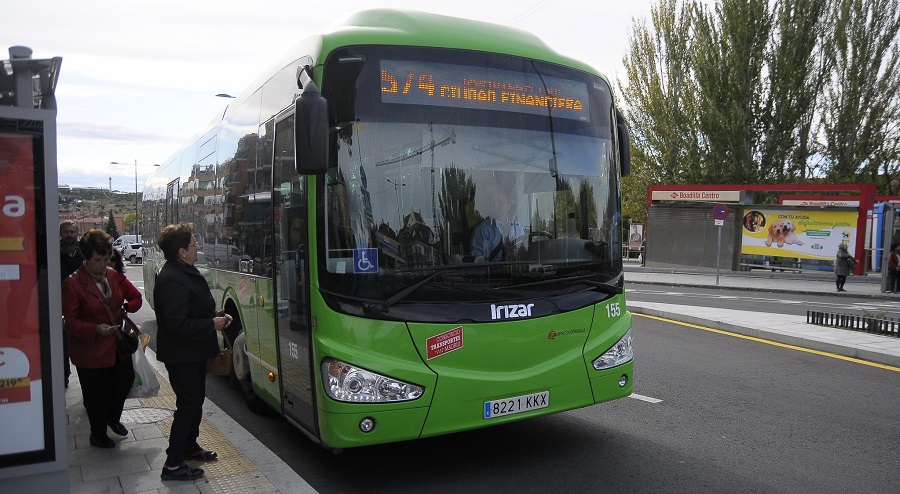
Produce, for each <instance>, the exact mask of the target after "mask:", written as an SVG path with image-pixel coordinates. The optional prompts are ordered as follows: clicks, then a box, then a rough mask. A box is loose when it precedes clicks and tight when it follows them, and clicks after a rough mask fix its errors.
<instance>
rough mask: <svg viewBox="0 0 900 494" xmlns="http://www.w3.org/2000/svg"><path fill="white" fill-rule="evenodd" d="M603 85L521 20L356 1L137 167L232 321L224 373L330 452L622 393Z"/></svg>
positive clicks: (614, 139) (628, 367)
mask: <svg viewBox="0 0 900 494" xmlns="http://www.w3.org/2000/svg"><path fill="white" fill-rule="evenodd" d="M629 168H630V147H629V137H628V132H627V130H626V127H625V123H624V119H623V118H622V116H621V114H620V112H619V110H617V109H616V107H615V105H614V102H613V91H612V88H611V86H610V83H609V81H608V79H606V78H605V77H604V76H602V75H601V74H599V73H598V72H596V71H595V70H593V69H591V68H590V67H589V66H587V65H585V64H583V63H581V62H578V61H575V60H572V59H569V58H566V57H564V56H562V55H559V54H557V53H556V52H554V51H553V50H551V49H550V48H548V47H547V46H546V45H545V44H544V43H543V42H541V41H540V40H539V39H537V38H536V37H535V36H532V35H530V34H528V33H526V32H523V31H520V30H517V29H512V28H509V27H505V26H498V25H492V24H487V23H482V22H475V21H470V20H463V19H457V18H452V17H445V16H439V15H433V14H425V13H417V12H408V11H398V10H370V11H364V12H360V13H357V14H354V15H352V16H351V17H350V18H349V19H348V21H347V22H346V23H345V24H343V25H341V26H338V27H336V28H334V29H333V30H331V31H328V32H326V33H323V34H321V35H317V36H314V37H311V38H309V39H307V40H305V41H303V42H301V43H300V44H299V45H298V46H297V47H296V48H294V49H293V50H292V51H291V52H290V53H289V55H288V56H286V57H285V58H284V59H282V60H281V61H279V62H278V63H277V64H275V65H274V66H273V67H272V68H271V69H270V70H269V71H267V72H265V73H264V74H263V75H262V76H261V77H259V79H257V81H256V82H255V83H254V84H252V85H251V86H250V88H248V89H247V90H246V91H245V92H243V93H242V94H241V95H240V96H238V97H237V98H236V99H234V100H232V102H231V103H230V104H229V105H228V107H227V109H226V110H225V111H224V112H223V114H221V115H218V116H217V117H216V118H215V119H214V121H213V122H212V123H211V124H210V126H209V127H208V128H207V129H206V130H204V131H203V132H201V133H199V134H198V135H197V136H196V137H195V138H194V139H192V140H191V142H190V143H189V144H187V145H186V146H185V147H183V148H182V149H180V150H179V151H178V152H177V153H176V154H175V155H174V156H172V157H171V158H169V159H168V161H166V162H165V163H164V164H163V165H162V166H160V167H159V168H158V170H157V173H156V174H155V175H153V176H151V177H150V178H148V180H147V183H146V185H145V188H144V196H143V206H142V220H141V221H142V225H141V228H142V231H143V232H145V236H144V239H145V242H144V246H145V248H146V258H145V260H144V280H145V287H146V290H145V293H146V295H147V298H148V301H149V303H150V304H151V306H152V305H153V299H152V293H153V286H154V280H155V279H156V276H157V274H158V273H159V270H160V269H161V266H162V263H163V262H164V260H163V258H162V253H161V252H160V250H159V249H158V247H157V246H156V245H155V238H156V235H157V233H158V232H159V231H160V230H161V228H163V227H164V226H165V225H167V224H172V223H180V222H192V223H193V225H194V231H195V233H196V237H197V240H198V243H199V244H200V251H201V254H200V259H199V261H198V264H197V266H198V267H199V268H200V269H201V271H202V272H203V273H204V275H205V276H206V277H207V279H208V281H209V286H210V287H211V289H212V291H213V295H214V296H215V297H216V299H217V300H218V303H219V304H221V307H222V308H224V309H225V310H226V311H227V312H228V313H229V314H231V315H232V317H234V321H235V324H233V325H232V326H231V328H230V330H231V331H230V332H229V334H228V335H227V336H228V338H229V339H230V340H231V341H232V342H233V343H234V359H233V363H234V366H233V367H234V372H233V375H232V376H231V379H232V380H233V382H234V383H235V384H237V385H238V386H237V387H239V389H240V390H241V391H242V392H243V394H244V397H245V399H246V400H247V401H248V403H249V404H250V405H251V406H252V407H266V408H271V409H274V410H276V411H277V412H278V413H280V414H282V415H283V416H284V417H285V418H286V419H287V420H288V421H290V422H291V423H292V424H293V425H295V426H296V427H298V428H299V429H301V430H302V431H303V432H304V433H305V434H307V435H308V436H309V437H310V438H312V439H313V440H314V441H316V442H318V443H319V444H321V445H323V446H324V447H326V448H330V449H335V450H340V449H343V448H348V447H356V446H364V445H370V444H377V443H386V442H393V441H403V440H410V439H416V438H424V437H429V436H435V435H439V434H446V433H451V432H457V431H463V430H469V429H474V428H478V427H484V426H490V425H495V424H503V423H507V422H510V421H516V420H521V419H525V418H530V417H536V416H542V415H548V414H552V413H557V412H562V411H566V410H572V409H575V408H579V407H585V406H589V405H593V404H595V403H600V402H604V401H609V400H613V399H616V398H622V397H626V396H628V395H629V394H631V390H632V368H633V347H632V332H631V326H632V317H631V314H630V313H629V312H628V311H627V310H626V308H625V298H624V281H623V268H622V224H621V202H620V190H621V184H620V180H621V177H622V176H623V175H626V174H627V173H628V171H629Z"/></svg>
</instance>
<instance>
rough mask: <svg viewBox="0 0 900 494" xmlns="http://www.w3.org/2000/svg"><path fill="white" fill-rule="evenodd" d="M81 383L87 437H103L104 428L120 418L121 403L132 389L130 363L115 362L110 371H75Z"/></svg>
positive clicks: (132, 374) (83, 369) (104, 433)
mask: <svg viewBox="0 0 900 494" xmlns="http://www.w3.org/2000/svg"><path fill="white" fill-rule="evenodd" d="M75 370H77V371H78V380H79V381H80V382H81V396H82V397H83V399H84V409H85V410H87V415H88V420H89V421H90V423H91V434H93V435H96V436H104V437H105V436H106V426H107V425H109V424H110V423H116V422H118V421H119V420H120V419H121V418H122V409H123V408H125V399H126V398H128V392H129V391H131V387H132V386H133V385H134V367H132V365H131V359H130V358H129V359H127V360H119V359H118V358H117V359H116V363H115V364H114V365H113V366H112V367H105V368H102V369H88V368H85V367H78V366H76V367H75Z"/></svg>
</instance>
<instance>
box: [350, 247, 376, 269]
mask: <svg viewBox="0 0 900 494" xmlns="http://www.w3.org/2000/svg"><path fill="white" fill-rule="evenodd" d="M353 272H354V273H377V272H378V249H354V250H353Z"/></svg>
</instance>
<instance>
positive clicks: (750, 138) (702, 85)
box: [618, 0, 900, 222]
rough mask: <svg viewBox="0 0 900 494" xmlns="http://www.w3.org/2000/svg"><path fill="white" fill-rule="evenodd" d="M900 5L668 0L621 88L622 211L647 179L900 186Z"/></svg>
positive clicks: (643, 32) (880, 189)
mask: <svg viewBox="0 0 900 494" xmlns="http://www.w3.org/2000/svg"><path fill="white" fill-rule="evenodd" d="M898 4H900V0H776V1H774V2H770V1H768V0H717V1H716V2H715V3H714V4H713V5H712V6H711V7H710V6H707V5H706V4H705V3H701V2H699V1H697V0H693V1H692V0H660V1H659V3H658V4H657V5H655V6H654V7H653V8H652V10H651V24H650V25H648V24H647V23H646V22H645V21H644V20H636V21H635V22H634V24H633V28H632V34H631V36H630V37H629V51H628V53H627V54H626V56H625V57H624V59H623V62H624V65H625V74H626V75H625V77H626V78H625V80H624V81H623V80H619V81H618V85H619V90H620V91H621V93H622V96H623V99H624V100H625V107H626V109H627V110H626V111H625V116H626V120H627V122H628V125H629V128H630V129H631V134H632V160H633V163H632V174H631V175H630V176H628V177H626V178H625V179H624V180H623V186H622V193H623V211H624V213H625V215H626V216H629V217H631V218H632V220H633V221H635V222H642V221H644V220H645V219H646V190H647V189H646V188H647V186H648V185H650V184H714V183H733V184H745V183H803V182H808V181H811V180H819V181H822V180H824V181H829V182H843V183H848V182H849V183H875V184H876V188H877V193H879V194H890V195H893V194H898V193H900V97H898V96H897V95H898V94H900V36H898V34H900V6H898Z"/></svg>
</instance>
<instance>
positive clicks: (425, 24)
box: [151, 9, 609, 178]
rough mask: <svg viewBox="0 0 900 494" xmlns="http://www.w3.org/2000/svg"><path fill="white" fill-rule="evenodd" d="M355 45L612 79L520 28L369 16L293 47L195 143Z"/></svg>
mask: <svg viewBox="0 0 900 494" xmlns="http://www.w3.org/2000/svg"><path fill="white" fill-rule="evenodd" d="M355 45H401V46H425V47H436V48H456V49H464V50H473V51H482V52H490V53H502V54H506V55H512V56H519V57H524V58H532V59H536V60H543V61H546V62H550V63H556V64H560V65H565V66H567V67H572V68H574V69H576V70H581V71H584V72H588V73H591V74H595V75H597V76H599V77H601V78H603V79H604V80H606V82H607V84H609V79H608V78H607V77H606V76H605V75H604V74H603V73H602V72H599V71H597V70H596V69H594V68H593V67H591V66H589V65H588V64H585V63H583V62H581V61H578V60H575V59H572V58H569V57H566V56H563V55H560V54H559V53H557V52H556V51H555V50H553V49H552V48H550V47H549V46H547V44H546V43H544V42H543V41H542V40H541V39H540V38H538V37H537V36H535V35H533V34H531V33H529V32H527V31H523V30H521V29H518V28H513V27H509V26H503V25H499V24H491V23H488V22H482V21H474V20H471V19H463V18H459V17H451V16H446V15H440V14H432V13H427V12H418V11H412V10H400V9H371V10H363V11H359V12H356V13H353V14H351V15H350V16H349V17H348V18H347V19H346V20H345V21H343V22H342V23H341V24H338V25H336V26H334V27H333V28H331V29H330V30H325V31H323V32H322V33H321V34H315V35H312V36H309V37H307V38H306V39H304V40H302V41H300V42H299V43H298V44H296V45H295V46H293V47H291V49H290V50H288V51H287V52H286V53H284V54H283V55H282V56H281V57H280V58H279V59H277V60H276V61H275V63H273V64H272V65H270V66H269V67H268V68H267V69H266V70H265V71H264V72H262V73H261V74H260V75H259V76H258V77H257V79H255V80H254V81H253V83H252V84H250V85H249V86H248V87H247V88H245V89H244V90H243V91H242V92H241V93H240V94H239V95H238V96H237V99H235V100H234V101H233V102H232V103H231V104H229V105H228V107H226V109H225V110H224V111H223V112H221V113H218V114H216V115H215V116H214V117H213V118H212V120H211V121H210V122H209V124H208V125H207V126H206V127H204V129H203V130H202V131H200V132H198V133H197V134H196V135H194V136H193V137H192V138H191V140H190V141H189V143H190V142H193V141H194V140H195V139H196V138H198V137H199V136H201V135H203V134H205V133H206V132H207V131H209V129H211V128H213V127H215V126H216V125H217V124H219V123H220V122H221V121H222V120H223V119H224V118H225V117H226V115H228V112H229V109H230V108H231V107H237V106H239V105H240V104H241V103H242V102H243V101H244V100H245V99H246V98H247V97H249V96H250V95H252V94H253V93H254V92H256V91H257V90H258V89H259V88H260V87H262V86H263V85H264V84H265V83H266V81H268V80H269V79H271V78H272V77H273V76H274V75H275V74H276V73H278V72H279V71H280V70H281V69H283V68H285V67H288V66H291V65H296V64H297V62H298V60H299V59H300V58H301V57H308V56H311V57H316V58H315V59H314V60H312V62H313V64H320V63H322V62H323V60H321V59H320V57H324V56H326V55H327V54H328V53H330V52H331V51H332V50H335V49H338V48H340V47H343V46H355ZM187 146H190V144H186V145H185V148H186V147H187ZM185 148H181V149H179V150H178V152H177V153H176V154H175V155H173V157H174V156H177V155H179V154H181V152H182V151H183V149H185ZM170 159H171V158H170ZM159 173H162V170H160V171H159ZM151 178H152V177H151Z"/></svg>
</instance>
